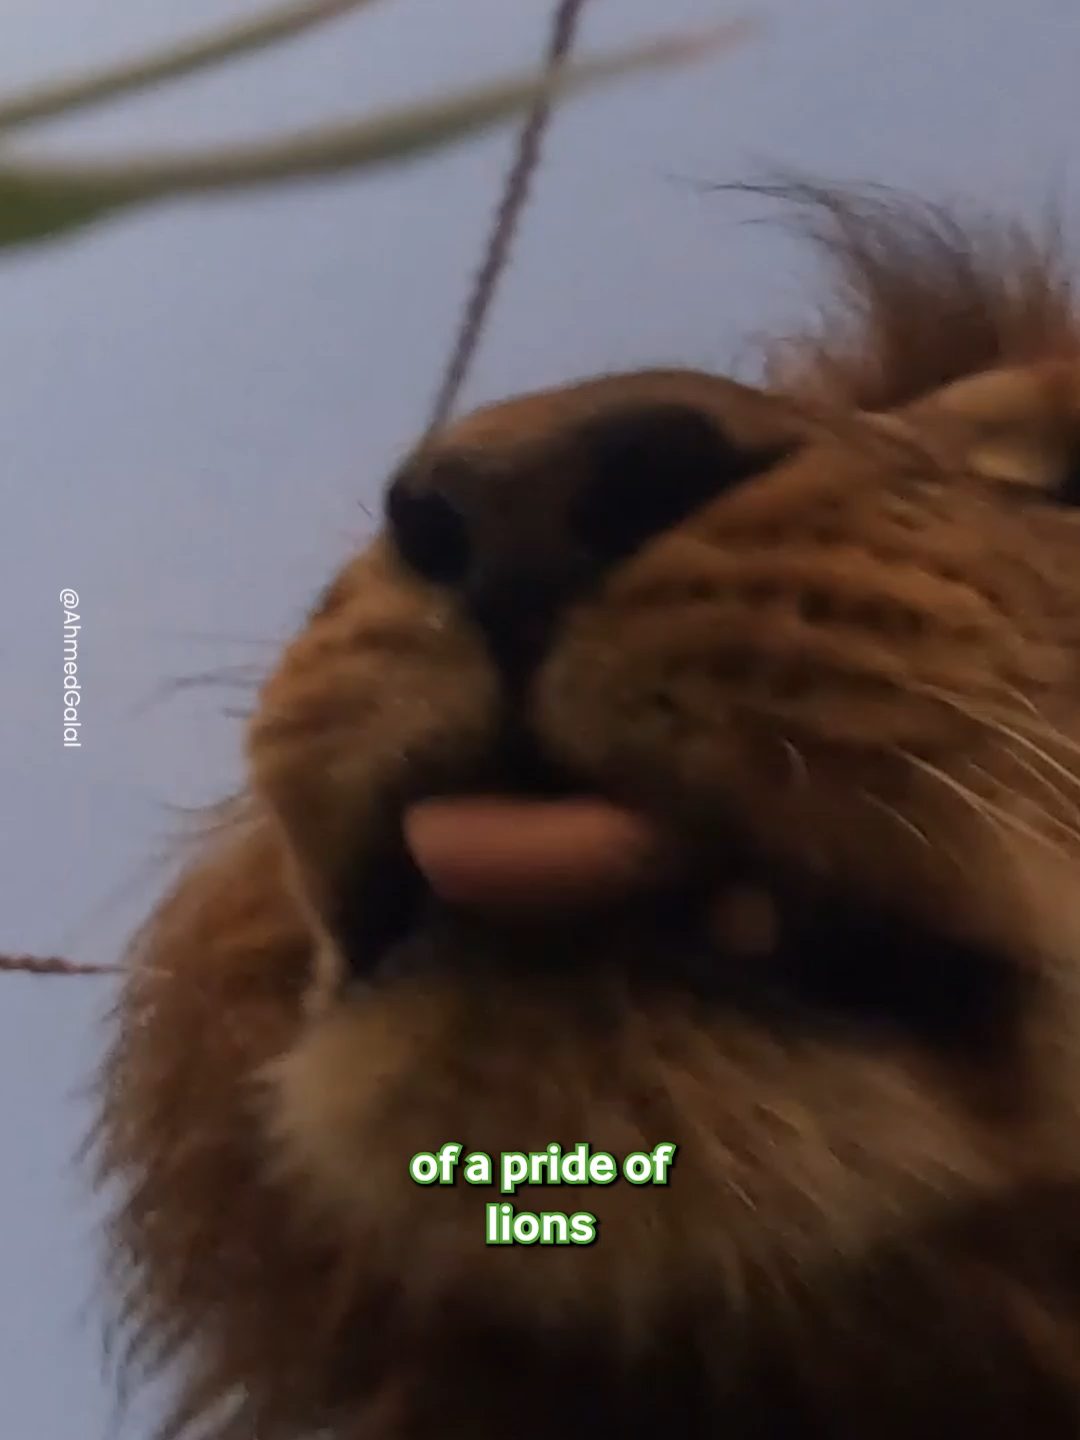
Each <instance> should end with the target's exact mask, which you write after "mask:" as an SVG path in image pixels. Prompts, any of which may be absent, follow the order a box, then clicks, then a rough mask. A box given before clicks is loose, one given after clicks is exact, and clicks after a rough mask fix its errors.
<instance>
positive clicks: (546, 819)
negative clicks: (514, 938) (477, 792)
mask: <svg viewBox="0 0 1080 1440" xmlns="http://www.w3.org/2000/svg"><path fill="white" fill-rule="evenodd" d="M405 836H406V840H407V842H408V845H409V848H410V850H411V851H412V855H413V859H414V860H415V861H416V863H417V865H419V867H420V869H421V870H422V871H423V873H424V875H425V877H426V878H427V881H428V884H429V885H430V886H431V888H432V889H433V890H434V891H435V892H436V893H437V894H439V895H441V896H443V898H444V899H447V900H452V901H455V902H456V903H458V904H465V905H477V906H493V907H502V906H509V907H528V908H543V907H546V906H550V905H580V904H585V903H593V902H595V901H596V900H603V899H610V898H613V897H617V896H618V895H620V894H621V893H623V892H624V891H627V890H630V889H633V888H635V887H637V886H640V885H642V884H643V883H647V882H648V880H649V878H650V876H651V875H652V874H654V873H656V872H657V871H658V870H660V869H661V868H662V862H663V858H664V854H665V848H666V847H665V845H664V842H663V839H662V837H661V836H660V835H659V834H658V833H657V832H656V831H655V829H654V828H653V827H652V826H651V825H650V824H649V823H648V821H647V820H645V819H643V818H642V817H640V816H637V815H635V814H633V812H631V811H629V810H620V809H619V808H618V807H617V806H615V805H609V804H608V803H607V802H606V801H603V800H553V801H538V800H512V799H502V798H498V797H487V796H474V797H470V798H466V799H455V800H426V801H423V802H422V803H421V804H419V805H414V806H413V807H412V809H411V810H409V811H408V813H407V814H406V817H405Z"/></svg>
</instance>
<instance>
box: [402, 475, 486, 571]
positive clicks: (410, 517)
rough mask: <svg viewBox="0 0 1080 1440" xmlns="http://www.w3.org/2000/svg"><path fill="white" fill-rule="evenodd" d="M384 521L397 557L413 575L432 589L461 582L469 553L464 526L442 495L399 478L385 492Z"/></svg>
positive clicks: (454, 508) (452, 506)
mask: <svg viewBox="0 0 1080 1440" xmlns="http://www.w3.org/2000/svg"><path fill="white" fill-rule="evenodd" d="M386 519H387V522H388V524H389V527H390V534H391V535H392V537H393V540H394V544H395V545H396V546H397V550H398V553H399V555H400V556H401V558H402V559H403V560H404V561H405V563H406V565H408V566H409V568H410V569H411V570H413V571H415V572H416V574H417V575H419V576H421V577H422V578H423V579H425V580H430V581H432V582H433V583H434V584H436V585H457V584H460V582H461V581H462V580H463V579H464V578H465V575H466V573H467V572H468V569H469V563H470V559H471V550H472V547H471V544H470V541H469V530H468V525H467V523H466V521H465V517H464V515H462V513H461V511H460V510H459V509H458V508H457V506H456V505H455V504H454V503H453V501H452V500H450V499H449V498H448V497H447V496H446V495H444V494H442V493H441V492H440V491H438V490H436V489H433V488H420V487H418V486H414V485H413V484H412V481H411V479H410V478H409V477H407V476H402V477H400V478H399V479H397V480H395V481H394V483H393V484H392V485H391V486H390V489H389V491H388V492H387V496H386Z"/></svg>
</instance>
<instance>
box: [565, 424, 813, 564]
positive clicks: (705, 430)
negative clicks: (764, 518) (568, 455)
mask: <svg viewBox="0 0 1080 1440" xmlns="http://www.w3.org/2000/svg"><path fill="white" fill-rule="evenodd" d="M582 439H583V442H584V448H585V454H586V456H587V460H586V466H585V469H586V474H587V479H586V481H585V484H584V487H583V489H582V492H581V494H580V496H579V497H578V500H577V503H576V505H575V507H574V511H573V515H572V518H571V527H572V529H573V532H574V537H575V539H577V540H578V541H579V542H580V543H582V544H583V545H584V546H585V547H586V549H587V550H588V551H589V552H590V553H591V554H592V555H594V556H595V557H596V558H597V559H598V560H600V561H602V562H608V563H610V562H612V561H616V560H619V559H622V558H623V557H624V556H627V555H631V554H633V552H634V551H635V550H637V549H639V548H640V547H641V546H642V545H644V544H645V543H646V542H647V541H649V540H650V539H652V538H653V537H654V536H656V535H659V534H661V533H662V532H663V531H664V530H666V529H668V528H669V527H670V526H672V525H676V524H678V523H679V521H681V520H685V519H686V518H687V517H688V516H689V515H691V514H692V513H693V512H694V511H695V510H696V509H698V508H699V507H701V506H702V505H704V504H706V503H707V502H708V501H709V500H713V499H716V498H717V497H718V496H719V495H722V494H723V493H724V492H725V491H727V490H729V489H732V488H733V487H734V486H736V485H739V484H741V483H743V482H744V481H746V480H749V479H751V478H752V477H753V476H755V475H759V474H761V473H762V472H763V471H765V470H767V469H769V468H770V467H771V466H772V465H774V464H776V463H777V462H778V461H779V460H780V459H782V458H783V455H784V454H785V453H787V451H786V447H785V448H780V447H772V448H770V449H769V450H768V451H765V450H762V449H760V448H755V449H748V448H745V447H741V446H739V445H737V444H735V442H734V441H732V440H731V439H730V438H729V436H727V435H726V434H725V433H724V431H723V430H722V429H721V428H720V426H719V425H718V424H717V423H716V422H715V421H714V420H713V419H712V418H711V417H710V416H709V415H707V414H706V413H705V412H704V411H702V410H698V409H696V408H694V407H693V406H690V405H676V404H668V405H652V406H648V407H645V408H637V409H634V410H631V411H628V412H627V413H625V414H623V415H614V416H605V417H603V419H601V420H598V421H594V422H592V423H591V424H590V425H589V426H587V427H586V428H585V429H584V431H583V433H582Z"/></svg>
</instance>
